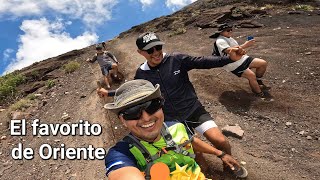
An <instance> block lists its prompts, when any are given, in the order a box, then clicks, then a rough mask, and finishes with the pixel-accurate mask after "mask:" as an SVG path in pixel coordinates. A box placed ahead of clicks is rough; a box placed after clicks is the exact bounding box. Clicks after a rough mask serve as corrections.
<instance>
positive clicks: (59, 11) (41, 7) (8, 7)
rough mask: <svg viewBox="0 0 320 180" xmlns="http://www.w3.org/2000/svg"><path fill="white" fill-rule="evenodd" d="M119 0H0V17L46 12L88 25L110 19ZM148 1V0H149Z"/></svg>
mask: <svg viewBox="0 0 320 180" xmlns="http://www.w3.org/2000/svg"><path fill="white" fill-rule="evenodd" d="M118 1H119V0H89V1H88V0H41V1H39V0H27V1H26V0H14V1H13V0H1V4H0V17H1V16H5V15H7V16H9V17H25V16H29V15H33V16H34V15H36V16H43V15H44V14H47V13H52V14H54V15H67V16H68V17H69V18H72V19H81V20H82V21H83V22H84V23H85V24H86V25H87V26H88V27H91V26H95V25H100V24H102V23H103V22H105V21H106V20H110V19H111V18H112V17H111V11H112V8H113V7H114V6H115V5H116V4H117V3H118ZM144 1H148V0H144ZM149 1H150V0H149Z"/></svg>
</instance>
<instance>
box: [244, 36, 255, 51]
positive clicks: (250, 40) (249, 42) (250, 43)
mask: <svg viewBox="0 0 320 180" xmlns="http://www.w3.org/2000/svg"><path fill="white" fill-rule="evenodd" d="M255 42H256V40H255V39H254V37H253V36H248V38H247V41H246V42H244V43H243V44H242V45H241V47H242V48H243V49H246V48H248V47H251V46H253V45H254V43H255Z"/></svg>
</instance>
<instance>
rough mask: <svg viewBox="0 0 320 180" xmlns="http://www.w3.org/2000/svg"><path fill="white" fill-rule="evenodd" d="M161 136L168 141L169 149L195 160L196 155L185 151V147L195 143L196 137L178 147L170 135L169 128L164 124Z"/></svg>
mask: <svg viewBox="0 0 320 180" xmlns="http://www.w3.org/2000/svg"><path fill="white" fill-rule="evenodd" d="M161 135H162V136H163V137H164V140H165V141H166V144H167V149H170V150H174V151H175V152H176V153H179V154H183V155H185V156H189V157H191V158H195V154H191V153H190V152H188V151H186V150H184V149H183V147H184V146H186V145H187V144H189V143H191V142H192V141H193V137H194V135H192V137H191V138H190V139H189V140H187V141H185V142H184V143H182V144H179V145H178V144H177V143H175V142H174V141H173V139H172V135H171V134H170V132H169V129H168V126H167V125H166V124H165V123H163V126H162V128H161Z"/></svg>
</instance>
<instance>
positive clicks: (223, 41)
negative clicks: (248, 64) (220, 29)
mask: <svg viewBox="0 0 320 180" xmlns="http://www.w3.org/2000/svg"><path fill="white" fill-rule="evenodd" d="M216 43H217V47H218V50H219V53H220V55H221V56H227V54H225V53H223V52H222V51H223V50H225V49H227V48H229V47H234V46H239V44H238V42H237V41H236V40H235V39H233V38H232V37H230V38H227V37H224V36H221V35H220V36H219V37H218V38H217V40H216ZM248 57H249V56H248V55H246V54H245V55H243V56H242V57H241V59H239V60H238V61H235V62H233V63H230V64H227V65H225V66H223V67H222V68H223V69H225V70H226V71H229V72H230V71H233V70H235V69H237V68H238V67H239V66H240V65H241V64H242V63H243V62H244V61H245V60H246V59H247V58H248Z"/></svg>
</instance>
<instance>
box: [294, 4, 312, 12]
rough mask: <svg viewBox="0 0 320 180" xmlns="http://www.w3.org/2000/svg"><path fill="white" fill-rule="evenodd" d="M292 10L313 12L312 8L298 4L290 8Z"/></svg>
mask: <svg viewBox="0 0 320 180" xmlns="http://www.w3.org/2000/svg"><path fill="white" fill-rule="evenodd" d="M292 9H293V10H302V11H313V10H314V7H313V6H310V5H305V4H298V5H295V6H294V7H292Z"/></svg>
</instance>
